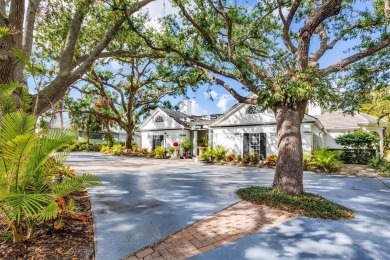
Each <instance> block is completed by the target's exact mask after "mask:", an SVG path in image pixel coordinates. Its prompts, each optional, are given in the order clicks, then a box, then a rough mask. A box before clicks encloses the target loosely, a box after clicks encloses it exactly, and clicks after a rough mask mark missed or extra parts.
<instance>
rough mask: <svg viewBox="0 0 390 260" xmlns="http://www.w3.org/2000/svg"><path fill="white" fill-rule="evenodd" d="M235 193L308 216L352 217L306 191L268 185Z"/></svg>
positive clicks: (246, 198)
mask: <svg viewBox="0 0 390 260" xmlns="http://www.w3.org/2000/svg"><path fill="white" fill-rule="evenodd" d="M237 195H238V196H239V197H240V198H241V199H243V200H247V201H250V202H252V203H255V204H265V205H267V206H269V207H272V208H276V209H280V210H284V211H288V212H291V213H294V214H299V215H302V216H305V217H310V218H321V219H333V220H341V219H351V218H354V214H353V212H352V211H351V210H349V209H347V208H345V207H343V206H340V205H338V204H336V203H334V202H331V201H330V200H327V199H325V198H323V197H321V196H319V195H315V194H311V193H306V192H304V193H303V194H300V195H294V194H288V193H285V192H282V191H280V190H277V189H273V188H268V187H249V188H243V189H239V190H238V191H237Z"/></svg>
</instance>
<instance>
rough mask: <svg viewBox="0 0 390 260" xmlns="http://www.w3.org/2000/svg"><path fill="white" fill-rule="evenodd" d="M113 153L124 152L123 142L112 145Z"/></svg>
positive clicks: (120, 153) (119, 153)
mask: <svg viewBox="0 0 390 260" xmlns="http://www.w3.org/2000/svg"><path fill="white" fill-rule="evenodd" d="M112 154H113V155H122V154H123V146H122V145H121V144H114V145H113V146H112Z"/></svg>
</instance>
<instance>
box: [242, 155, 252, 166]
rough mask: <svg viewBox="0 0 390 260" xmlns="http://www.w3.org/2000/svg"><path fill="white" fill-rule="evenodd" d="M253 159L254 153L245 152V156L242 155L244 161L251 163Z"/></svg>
mask: <svg viewBox="0 0 390 260" xmlns="http://www.w3.org/2000/svg"><path fill="white" fill-rule="evenodd" d="M251 160H252V155H251V154H250V153H245V154H244V156H243V157H242V162H243V163H245V164H248V163H250V161H251Z"/></svg>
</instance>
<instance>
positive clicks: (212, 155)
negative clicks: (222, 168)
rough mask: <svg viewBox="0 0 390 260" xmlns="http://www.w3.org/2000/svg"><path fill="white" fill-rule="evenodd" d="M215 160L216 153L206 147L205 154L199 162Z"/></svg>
mask: <svg viewBox="0 0 390 260" xmlns="http://www.w3.org/2000/svg"><path fill="white" fill-rule="evenodd" d="M214 159H215V151H214V150H213V149H211V148H210V147H206V149H204V151H203V154H202V155H201V156H200V157H199V160H201V161H205V162H212V161H214Z"/></svg>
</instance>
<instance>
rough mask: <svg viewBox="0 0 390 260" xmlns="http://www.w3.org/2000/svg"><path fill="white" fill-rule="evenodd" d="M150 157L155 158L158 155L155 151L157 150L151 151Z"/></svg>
mask: <svg viewBox="0 0 390 260" xmlns="http://www.w3.org/2000/svg"><path fill="white" fill-rule="evenodd" d="M148 157H149V158H154V157H156V152H155V151H151V152H150V153H149V154H148Z"/></svg>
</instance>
